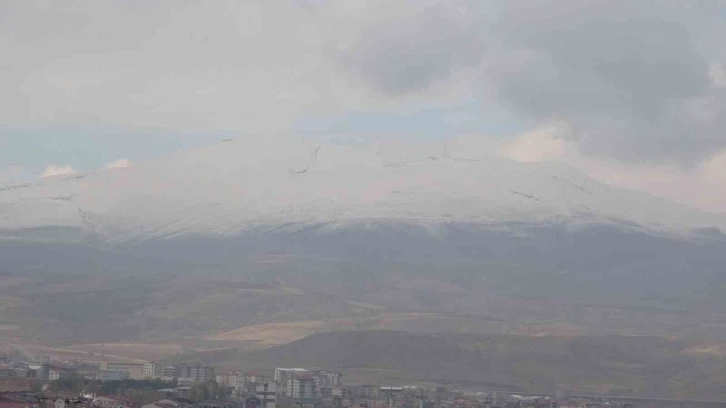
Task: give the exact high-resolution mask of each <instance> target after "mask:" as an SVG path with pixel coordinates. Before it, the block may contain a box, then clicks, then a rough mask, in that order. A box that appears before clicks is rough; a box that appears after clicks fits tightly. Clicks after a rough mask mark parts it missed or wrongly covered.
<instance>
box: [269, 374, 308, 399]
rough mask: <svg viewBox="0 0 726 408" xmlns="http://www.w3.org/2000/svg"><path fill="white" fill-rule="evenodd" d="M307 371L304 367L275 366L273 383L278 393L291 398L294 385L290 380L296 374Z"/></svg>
mask: <svg viewBox="0 0 726 408" xmlns="http://www.w3.org/2000/svg"><path fill="white" fill-rule="evenodd" d="M305 373H308V374H309V372H308V370H306V369H304V368H276V369H275V384H276V385H277V392H278V393H279V394H280V395H284V396H286V397H290V398H293V397H292V395H291V392H292V389H293V388H294V387H295V386H294V385H292V384H291V383H292V380H293V379H294V378H295V376H296V375H298V374H305Z"/></svg>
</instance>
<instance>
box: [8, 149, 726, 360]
mask: <svg viewBox="0 0 726 408" xmlns="http://www.w3.org/2000/svg"><path fill="white" fill-rule="evenodd" d="M724 230H726V215H724V214H714V213H707V212H703V211H698V210H695V209H692V208H689V207H687V206H684V205H681V204H675V203H672V202H668V201H666V200H663V199H660V198H656V197H652V196H649V195H646V194H643V193H639V192H635V191H630V190H625V189H620V188H615V187H612V186H608V185H606V184H603V183H600V182H597V181H595V180H593V179H591V178H589V177H587V176H586V175H584V174H582V173H580V172H578V171H577V170H575V169H573V168H571V167H569V166H566V165H562V164H556V163H534V164H532V163H529V164H528V163H519V162H514V161H511V160H507V159H503V158H499V157H489V156H486V155H482V154H479V153H477V151H476V149H472V148H466V146H449V147H448V148H447V149H446V150H442V151H440V152H437V151H429V152H417V153H411V152H409V151H408V150H403V151H396V149H394V148H392V147H390V146H377V147H370V148H369V147H359V146H341V145H335V144H315V143H308V142H304V141H289V140H264V141H255V142H247V141H245V142H242V141H240V142H224V143H220V144H218V145H214V146H210V147H207V148H203V149H198V150H193V151H189V152H182V153H178V154H175V155H172V156H169V157H166V158H163V159H160V160H157V161H154V162H149V163H145V164H141V165H138V166H134V167H130V168H123V169H111V170H103V171H98V172H95V173H89V174H81V175H73V176H58V177H54V178H44V179H40V180H38V181H35V182H30V183H25V184H18V185H5V186H2V187H0V277H2V280H1V282H2V284H0V308H1V310H2V311H3V313H2V314H0V331H1V332H0V334H3V333H5V335H7V336H14V338H19V339H21V340H24V339H28V338H34V339H38V341H40V340H39V339H47V340H48V341H52V342H59V343H63V344H68V343H69V342H76V343H78V342H108V341H109V340H113V341H120V340H124V341H132V340H133V341H152V340H153V341H174V342H177V343H178V342H182V343H185V344H187V342H190V343H191V344H196V345H198V344H204V345H210V344H211V345H215V344H218V343H219V342H222V343H225V344H226V343H228V342H234V341H238V340H239V341H242V340H240V339H245V340H244V341H250V342H252V343H255V344H253V345H254V346H255V347H257V346H259V345H260V343H261V344H263V345H269V344H279V343H280V342H279V341H276V340H271V339H275V338H278V337H279V338H283V339H286V340H295V339H298V338H300V337H303V336H305V335H308V334H311V333H315V332H320V331H327V330H330V328H331V327H332V326H331V323H330V322H331V321H332V322H335V323H333V325H338V327H342V328H345V329H376V328H385V329H394V330H395V329H401V330H411V331H416V332H471V333H485V334H486V333H497V334H502V333H507V334H512V333H515V334H523V333H529V334H538V335H540V334H613V333H617V334H629V335H634V334H637V335H646V334H647V335H657V336H665V335H668V336H672V335H677V336H681V337H682V336H688V337H698V338H706V339H712V340H714V341H721V340H723V339H726V314H725V313H724V312H723V310H724V306H726V301H725V300H724V299H726V298H724V296H723V294H724V293H725V292H726V273H725V272H726V271H725V270H724V266H725V265H726V237H724V235H723V234H722V233H721V231H724ZM260 285H261V286H260ZM298 323H300V324H301V325H300V326H290V325H294V324H298ZM260 327H262V328H263V329H264V330H262V332H265V333H268V334H267V335H265V336H262V337H264V338H259V336H258V337H255V336H254V335H250V334H249V333H250V332H251V330H252V329H251V328H260ZM271 327H274V328H275V329H274V330H272V329H271ZM290 327H294V330H293V329H290ZM275 330H276V331H275ZM240 333H242V334H240ZM170 338H173V339H174V340H169V339H170ZM179 339H183V341H182V340H179Z"/></svg>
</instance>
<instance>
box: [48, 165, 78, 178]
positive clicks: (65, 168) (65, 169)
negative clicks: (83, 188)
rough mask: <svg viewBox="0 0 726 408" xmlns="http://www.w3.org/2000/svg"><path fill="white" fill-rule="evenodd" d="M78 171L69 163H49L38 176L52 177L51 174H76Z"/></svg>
mask: <svg viewBox="0 0 726 408" xmlns="http://www.w3.org/2000/svg"><path fill="white" fill-rule="evenodd" d="M78 173H79V171H77V170H76V169H74V168H73V166H71V165H61V166H58V165H55V164H49V165H48V166H47V167H46V168H45V170H43V173H41V174H40V177H41V178H42V177H53V176H63V175H70V174H78Z"/></svg>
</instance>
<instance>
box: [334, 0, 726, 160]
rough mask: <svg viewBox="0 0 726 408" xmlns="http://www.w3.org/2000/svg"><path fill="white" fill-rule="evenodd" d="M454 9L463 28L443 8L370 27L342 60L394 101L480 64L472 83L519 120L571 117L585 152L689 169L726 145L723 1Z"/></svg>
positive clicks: (572, 0) (591, 1)
mask: <svg viewBox="0 0 726 408" xmlns="http://www.w3.org/2000/svg"><path fill="white" fill-rule="evenodd" d="M452 2H453V1H452ZM458 4H461V5H462V6H466V5H468V9H467V10H468V13H469V18H468V19H467V22H468V24H462V23H461V21H457V20H454V19H450V18H449V19H447V17H446V14H444V13H442V12H441V11H442V10H443V8H442V7H438V8H437V9H436V11H435V12H433V13H431V14H424V13H421V14H419V15H416V16H415V17H407V18H405V19H400V20H398V21H395V22H391V23H388V25H385V26H371V27H372V28H371V32H364V33H362V34H361V38H362V39H361V40H360V41H359V42H358V43H356V44H355V45H354V46H353V47H352V48H350V49H348V50H346V53H345V54H344V58H343V59H342V60H343V61H344V63H345V65H346V66H347V67H348V68H349V70H350V72H352V73H354V74H356V75H357V76H358V77H360V78H362V79H364V80H365V81H366V82H367V83H368V84H369V85H370V86H371V87H372V88H373V89H375V90H377V91H378V92H380V93H382V94H385V95H389V96H400V95H401V94H405V93H411V92H419V91H421V90H424V89H426V88H427V87H430V86H431V85H432V84H434V83H436V82H437V81H444V80H447V79H450V76H451V74H452V72H454V71H455V70H457V69H459V68H461V67H472V66H477V67H478V68H480V71H479V72H480V75H479V76H478V78H477V80H478V81H479V84H477V83H473V84H472V87H475V86H477V85H484V86H483V88H485V89H488V90H489V91H490V92H491V95H490V96H492V97H493V98H494V99H495V100H497V101H498V102H500V103H501V104H503V105H506V106H507V107H508V108H510V109H511V110H512V111H514V112H516V113H518V114H520V115H522V116H523V117H526V118H529V119H536V120H540V121H547V120H565V121H567V122H568V123H570V124H571V125H572V127H573V130H574V131H573V132H572V133H571V137H572V138H573V140H574V141H576V142H577V143H578V144H579V146H580V148H581V149H582V150H583V151H584V152H585V153H588V154H593V155H602V156H612V157H616V158H618V159H620V160H624V161H652V162H665V161H672V162H678V163H680V164H693V163H696V162H699V161H700V160H702V159H704V158H705V157H709V156H711V155H712V154H714V153H716V152H717V151H719V150H721V149H723V148H724V147H726V136H725V135H724V131H725V130H726V119H724V117H726V115H725V113H726V98H724V94H723V92H722V90H720V89H718V88H717V87H716V86H715V84H714V83H713V82H712V80H711V78H710V77H709V71H710V70H711V64H712V63H713V62H714V61H716V60H718V55H714V54H712V52H713V49H714V47H713V44H714V36H717V31H719V30H720V31H723V32H726V31H725V30H724V27H722V25H723V19H721V20H720V22H719V20H717V17H715V16H717V15H718V14H717V13H719V12H720V13H722V14H721V15H726V10H719V7H718V5H717V3H716V2H709V1H695V0H694V1H678V2H676V1H669V0H666V1H661V0H657V1H656V0H638V1H599V0H559V1H557V2H552V1H545V0H531V1H526V2H524V1H522V2H505V3H502V4H500V6H499V7H495V6H493V5H491V4H490V5H489V7H488V8H487V9H482V8H481V7H480V6H479V9H477V8H476V5H477V3H475V2H466V1H460V2H458ZM719 24H720V25H721V26H719ZM481 61H483V63H481V64H480V62H481Z"/></svg>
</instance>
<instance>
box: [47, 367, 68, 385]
mask: <svg viewBox="0 0 726 408" xmlns="http://www.w3.org/2000/svg"><path fill="white" fill-rule="evenodd" d="M70 376H71V371H70V370H68V369H67V368H62V367H54V366H49V367H48V381H55V380H60V379H61V378H68V377H70Z"/></svg>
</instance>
